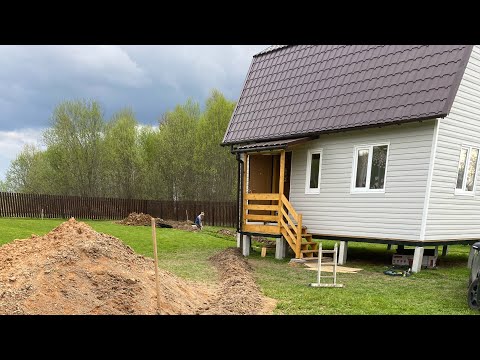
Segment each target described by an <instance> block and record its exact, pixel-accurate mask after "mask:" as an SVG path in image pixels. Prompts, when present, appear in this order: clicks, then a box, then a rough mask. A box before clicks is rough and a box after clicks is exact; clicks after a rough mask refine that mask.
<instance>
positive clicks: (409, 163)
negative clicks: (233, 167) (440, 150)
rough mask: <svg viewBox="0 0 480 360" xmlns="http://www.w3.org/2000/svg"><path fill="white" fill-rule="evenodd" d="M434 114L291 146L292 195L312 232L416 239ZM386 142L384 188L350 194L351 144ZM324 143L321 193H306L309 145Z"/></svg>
mask: <svg viewBox="0 0 480 360" xmlns="http://www.w3.org/2000/svg"><path fill="white" fill-rule="evenodd" d="M435 121H436V120H429V121H424V122H422V123H418V122H417V123H412V124H404V125H392V126H387V127H384V128H380V129H379V128H375V129H364V130H355V131H349V132H345V133H337V134H330V135H322V136H321V137H320V138H319V139H318V140H315V141H310V142H308V143H307V144H305V145H302V146H301V147H298V148H295V150H293V152H292V176H291V189H290V201H291V203H292V204H293V206H294V207H295V209H296V210H297V211H298V212H300V213H302V214H303V223H304V225H306V226H307V227H308V231H309V232H310V233H313V234H331V235H343V236H366V237H381V238H395V239H404V240H419V238H420V228H421V222H422V214H423V208H424V202H425V191H426V185H427V177H428V169H429V163H430V157H431V146H432V142H433V134H434V124H435ZM381 142H389V143H390V153H389V158H388V165H387V166H388V168H387V174H386V186H385V193H368V194H358V193H355V194H351V193H350V188H351V180H352V161H353V149H354V146H355V145H360V144H371V143H381ZM315 148H322V149H323V155H322V156H323V159H322V169H321V179H320V194H313V195H312V194H308V195H306V194H305V177H306V160H307V150H308V149H315Z"/></svg>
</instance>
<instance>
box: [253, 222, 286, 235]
mask: <svg viewBox="0 0 480 360" xmlns="http://www.w3.org/2000/svg"><path fill="white" fill-rule="evenodd" d="M244 231H245V232H250V233H256V234H272V235H279V234H280V232H278V226H277V225H253V224H245V226H244Z"/></svg>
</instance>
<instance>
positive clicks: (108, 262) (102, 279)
mask: <svg viewBox="0 0 480 360" xmlns="http://www.w3.org/2000/svg"><path fill="white" fill-rule="evenodd" d="M159 278H160V302H161V309H160V311H159V312H157V305H156V301H157V300H156V290H155V267H154V262H153V260H152V259H150V258H145V257H143V256H141V255H138V254H136V253H135V252H134V251H133V250H132V249H131V248H130V247H129V246H127V245H125V244H124V243H123V242H122V241H121V240H119V239H117V238H115V237H113V236H110V235H106V234H102V233H98V232H96V231H94V230H93V229H92V228H91V227H90V226H88V225H87V224H85V223H82V222H77V221H76V220H75V219H74V218H71V219H70V220H68V221H66V222H64V223H62V224H61V225H60V226H58V227H57V228H55V229H54V230H52V231H51V232H50V233H48V234H46V235H44V236H35V235H33V236H32V237H31V238H30V239H25V240H15V241H13V242H11V243H9V244H6V245H3V246H1V247H0V314H156V313H161V314H198V313H202V312H204V310H205V309H207V308H209V303H210V300H211V297H212V296H214V294H213V293H212V290H210V289H208V288H206V287H200V286H199V285H197V284H193V283H189V282H187V281H185V280H182V279H180V278H178V277H176V276H175V275H173V274H171V273H169V272H167V271H165V270H162V269H159Z"/></svg>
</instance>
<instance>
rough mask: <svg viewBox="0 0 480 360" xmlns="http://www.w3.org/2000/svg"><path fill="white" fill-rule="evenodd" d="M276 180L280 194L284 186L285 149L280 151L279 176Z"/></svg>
mask: <svg viewBox="0 0 480 360" xmlns="http://www.w3.org/2000/svg"><path fill="white" fill-rule="evenodd" d="M278 181H279V183H278V192H279V193H280V195H282V194H283V190H284V186H285V150H282V152H281V153H280V176H279V179H278Z"/></svg>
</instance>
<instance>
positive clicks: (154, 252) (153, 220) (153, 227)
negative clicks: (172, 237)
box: [152, 217, 160, 310]
mask: <svg viewBox="0 0 480 360" xmlns="http://www.w3.org/2000/svg"><path fill="white" fill-rule="evenodd" d="M152 241H153V255H154V258H155V283H156V285H157V308H158V310H160V283H159V281H158V255H157V228H156V224H155V218H153V217H152Z"/></svg>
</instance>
